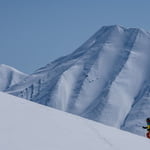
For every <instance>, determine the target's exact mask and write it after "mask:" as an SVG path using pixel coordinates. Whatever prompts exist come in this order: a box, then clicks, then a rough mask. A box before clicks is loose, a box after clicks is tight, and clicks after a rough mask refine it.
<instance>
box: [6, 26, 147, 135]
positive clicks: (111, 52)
mask: <svg viewBox="0 0 150 150" xmlns="http://www.w3.org/2000/svg"><path fill="white" fill-rule="evenodd" d="M149 58H150V33H148V32H146V31H144V30H142V29H137V28H124V27H121V26H116V25H113V26H104V27H102V28H101V29H100V30H99V31H98V32H96V33H95V34H94V35H93V36H92V37H91V38H90V39H89V40H88V41H86V42H85V43H84V44H83V45H82V46H81V47H79V48H78V49H77V50H76V51H74V52H73V53H71V54H70V55H67V56H64V57H61V58H59V59H57V60H55V61H53V62H52V63H50V64H48V65H46V66H45V67H43V68H40V69H38V70H37V71H35V72H34V73H33V74H32V75H30V76H29V77H28V78H26V80H25V81H22V82H20V83H19V84H16V85H14V86H12V87H11V88H9V90H8V91H7V92H8V93H11V94H14V95H16V96H19V97H23V98H26V99H30V100H31V101H34V102H37V103H40V104H44V105H47V106H50V107H54V108H57V109H60V110H63V111H66V112H70V113H73V114H77V115H79V116H82V117H86V118H89V119H92V120H95V121H98V122H102V123H104V124H107V125H111V126H114V127H117V128H121V129H124V130H128V131H131V132H133V133H136V134H139V135H144V131H143V129H142V128H141V126H142V125H143V124H144V123H145V118H147V117H150V116H149V115H150V59H149Z"/></svg>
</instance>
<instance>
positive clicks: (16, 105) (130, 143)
mask: <svg viewBox="0 0 150 150" xmlns="http://www.w3.org/2000/svg"><path fill="white" fill-rule="evenodd" d="M0 118H1V123H0V149H1V150H92V149H94V150H99V149H101V150H142V149H149V147H150V141H149V140H148V139H146V138H145V137H140V136H137V135H134V134H131V133H128V132H124V131H121V130H118V129H115V128H112V127H107V126H104V125H102V124H100V123H96V122H94V121H90V120H87V119H84V118H81V117H78V116H74V115H71V114H68V113H65V112H62V111H58V110H55V109H52V108H48V107H45V106H42V105H39V104H36V103H32V102H30V101H26V100H23V99H21V98H17V97H14V96H11V95H7V94H4V93H1V92H0Z"/></svg>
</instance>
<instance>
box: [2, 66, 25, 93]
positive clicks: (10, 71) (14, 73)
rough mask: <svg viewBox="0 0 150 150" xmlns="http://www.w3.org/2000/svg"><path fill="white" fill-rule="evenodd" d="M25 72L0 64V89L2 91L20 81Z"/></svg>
mask: <svg viewBox="0 0 150 150" xmlns="http://www.w3.org/2000/svg"><path fill="white" fill-rule="evenodd" d="M25 77H27V75H26V74H24V73H22V72H20V71H18V70H16V69H14V68H12V67H10V66H7V65H4V64H1V65H0V91H4V90H6V89H8V88H9V87H11V86H13V85H14V84H16V83H18V82H20V81H22V80H23V79H24V78H25Z"/></svg>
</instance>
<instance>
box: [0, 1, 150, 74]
mask: <svg viewBox="0 0 150 150" xmlns="http://www.w3.org/2000/svg"><path fill="white" fill-rule="evenodd" d="M149 7H150V1H149V0H0V64H7V65H10V66H12V67H15V68H16V69H19V70H20V71H22V72H25V73H28V74H30V73H32V72H34V71H35V70H36V69H38V68H39V67H42V66H45V65H46V64H48V63H50V62H51V61H53V60H55V59H57V58H58V57H61V56H64V55H67V54H69V53H71V52H73V51H74V50H75V49H77V48H78V47H79V46H80V45H81V44H82V43H84V42H85V41H86V40H87V39H88V38H89V37H90V36H92V35H93V34H94V33H95V32H96V31H97V30H99V29H100V28H101V27H102V26H104V25H114V24H118V25H122V26H124V27H138V28H144V29H145V30H147V31H150V19H149V14H150V9H149Z"/></svg>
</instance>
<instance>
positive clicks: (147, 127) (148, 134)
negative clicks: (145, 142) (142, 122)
mask: <svg viewBox="0 0 150 150" xmlns="http://www.w3.org/2000/svg"><path fill="white" fill-rule="evenodd" d="M146 122H147V126H146V127H143V129H147V131H148V132H147V133H146V136H147V138H149V139H150V118H147V119H146Z"/></svg>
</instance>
